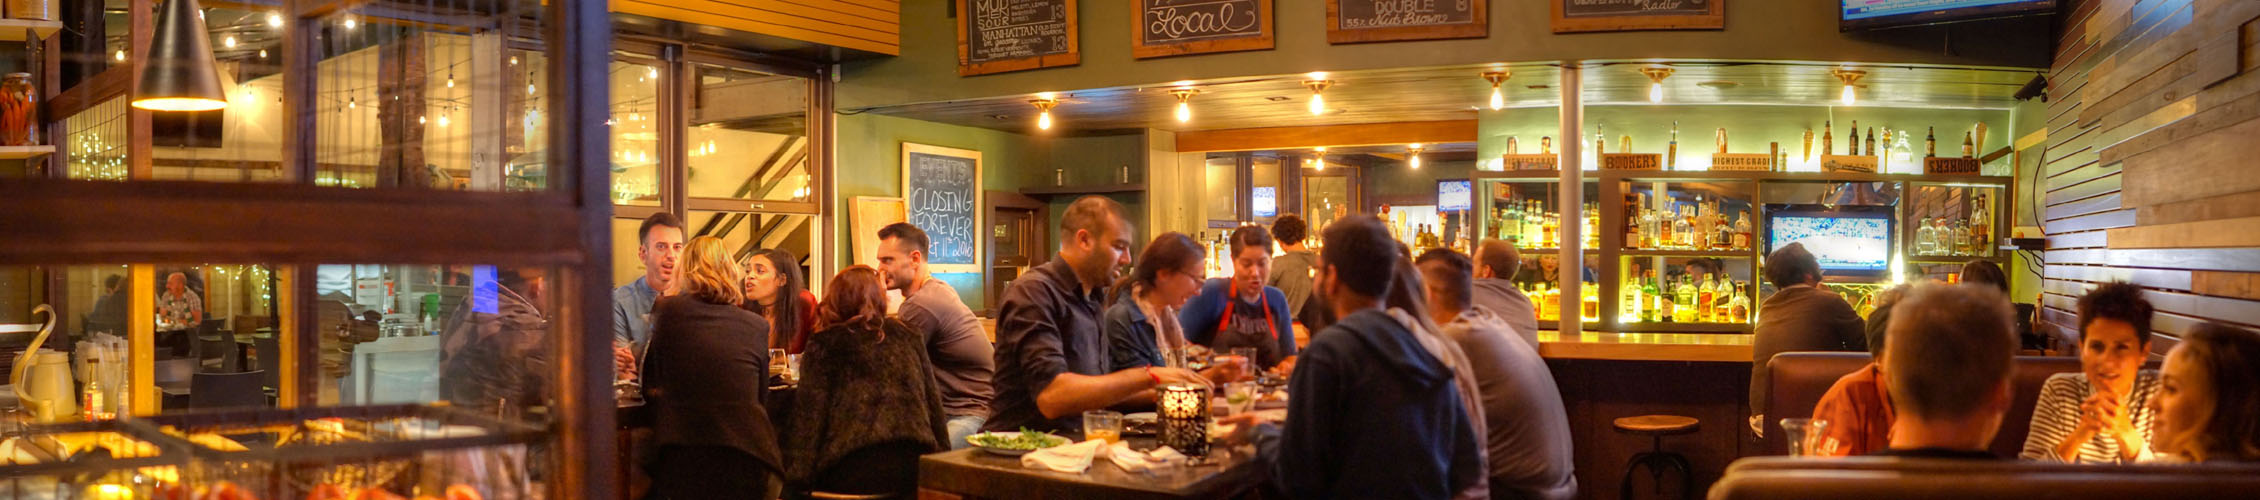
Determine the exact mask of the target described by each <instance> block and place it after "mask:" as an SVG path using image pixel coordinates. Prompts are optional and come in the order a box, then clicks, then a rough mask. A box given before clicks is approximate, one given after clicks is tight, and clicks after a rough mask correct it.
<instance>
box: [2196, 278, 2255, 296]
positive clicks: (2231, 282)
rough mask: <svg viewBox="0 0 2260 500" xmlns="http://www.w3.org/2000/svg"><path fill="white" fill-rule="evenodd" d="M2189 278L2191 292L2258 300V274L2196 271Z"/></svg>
mask: <svg viewBox="0 0 2260 500" xmlns="http://www.w3.org/2000/svg"><path fill="white" fill-rule="evenodd" d="M2189 278H2190V279H2189V281H2190V291H2192V292H2197V293H2201V294H2205V295H2218V296H2222V297H2235V298H2240V299H2252V300H2260V273H2232V272H2221V271H2198V272H2195V273H2190V277H2189Z"/></svg>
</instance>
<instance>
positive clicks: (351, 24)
mask: <svg viewBox="0 0 2260 500" xmlns="http://www.w3.org/2000/svg"><path fill="white" fill-rule="evenodd" d="M360 25H361V23H360V22H358V21H354V20H353V18H350V17H348V18H345V29H353V28H354V27H355V26H360Z"/></svg>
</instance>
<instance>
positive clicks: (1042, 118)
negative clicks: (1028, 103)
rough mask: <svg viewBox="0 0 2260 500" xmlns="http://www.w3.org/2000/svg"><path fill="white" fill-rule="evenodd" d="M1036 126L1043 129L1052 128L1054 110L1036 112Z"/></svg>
mask: <svg viewBox="0 0 2260 500" xmlns="http://www.w3.org/2000/svg"><path fill="white" fill-rule="evenodd" d="M1036 128H1038V129H1042V130H1051V129H1052V112H1050V111H1045V112H1042V113H1037V114H1036Z"/></svg>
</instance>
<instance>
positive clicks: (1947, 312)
mask: <svg viewBox="0 0 2260 500" xmlns="http://www.w3.org/2000/svg"><path fill="white" fill-rule="evenodd" d="M2015 314H2016V309H2014V308H2011V307H2009V299H2008V297H2004V296H2002V295H2001V294H2000V293H1997V292H1995V291H1993V290H1992V289H1990V288H1980V287H1973V286H1966V285H1947V284H1925V285H1918V286H1916V287H1915V288H1914V289H1913V290H1909V291H1908V292H1907V297H1906V298H1905V299H1903V300H1901V301H1900V302H1899V305H1897V306H1893V307H1892V308H1891V326H1890V330H1889V331H1888V332H1887V333H1885V334H1884V340H1885V342H1886V343H1887V345H1886V346H1885V347H1884V358H1883V362H1884V368H1883V373H1884V385H1885V386H1886V387H1887V388H1889V389H1890V394H1891V404H1892V407H1893V409H1895V410H1897V412H1898V414H1897V419H1896V420H1894V421H1893V422H1892V429H1891V447H1890V448H1887V449H1885V450H1883V451H1879V452H1876V453H1874V455H1882V456H1896V457H1920V458H1956V459H1998V458H1999V457H1996V456H1994V455H1993V452H1991V451H1988V449H1989V448H1991V446H1992V444H1993V436H1994V434H1995V433H1997V432H1999V431H2000V430H2001V419H2002V418H2003V417H2005V416H2006V415H2008V413H2009V405H2010V399H2011V398H2013V397H2014V395H2013V394H2012V393H2013V392H2015V389H2014V388H2012V387H2010V385H2009V370H2010V363H2011V358H2013V357H2014V356H2015V355H2016V352H2017V335H2016V333H2015V331H2014V329H2015V328H2016V324H2017V322H2016V320H2015V319H2014V318H2012V316H2014V315H2015Z"/></svg>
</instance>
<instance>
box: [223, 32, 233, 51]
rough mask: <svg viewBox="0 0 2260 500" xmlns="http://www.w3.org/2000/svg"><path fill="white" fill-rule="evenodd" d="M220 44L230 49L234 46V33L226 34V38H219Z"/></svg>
mask: <svg viewBox="0 0 2260 500" xmlns="http://www.w3.org/2000/svg"><path fill="white" fill-rule="evenodd" d="M220 45H225V46H227V48H231V49H232V48H235V35H228V37H227V38H223V39H220Z"/></svg>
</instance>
